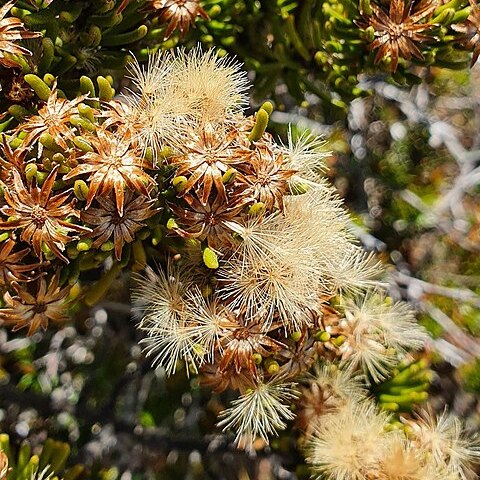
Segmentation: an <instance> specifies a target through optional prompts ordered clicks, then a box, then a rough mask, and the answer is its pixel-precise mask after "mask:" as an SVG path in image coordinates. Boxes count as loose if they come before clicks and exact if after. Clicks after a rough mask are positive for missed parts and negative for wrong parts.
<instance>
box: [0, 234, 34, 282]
mask: <svg viewBox="0 0 480 480" xmlns="http://www.w3.org/2000/svg"><path fill="white" fill-rule="evenodd" d="M15 245H16V242H15V241H14V240H12V239H11V238H9V239H8V240H7V241H5V242H3V243H2V246H1V248H0V287H4V286H5V285H9V284H11V283H12V282H29V281H31V280H34V278H32V277H30V276H28V275H27V273H32V272H33V271H34V270H35V269H36V268H38V267H39V266H40V265H41V263H34V264H27V265H25V264H24V263H23V262H22V260H23V258H24V257H25V256H26V255H27V254H28V253H29V252H30V249H29V248H24V249H23V250H20V251H18V252H13V253H12V251H13V249H14V247H15Z"/></svg>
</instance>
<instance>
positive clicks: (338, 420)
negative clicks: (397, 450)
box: [307, 402, 393, 480]
mask: <svg viewBox="0 0 480 480" xmlns="http://www.w3.org/2000/svg"><path fill="white" fill-rule="evenodd" d="M387 422H388V416H387V415H386V414H385V413H381V412H379V411H378V410H377V409H376V407H375V405H374V404H373V403H370V402H363V403H360V404H357V403H347V404H346V405H345V406H344V407H343V408H341V409H338V410H336V411H334V412H331V413H329V414H327V415H325V416H324V417H323V418H322V421H321V422H319V423H318V426H317V429H316V431H315V432H314V434H313V436H312V437H311V439H310V442H309V446H308V449H307V462H308V463H310V465H311V466H312V470H313V472H314V474H315V475H316V477H315V478H317V479H321V478H328V479H331V480H365V479H366V478H372V477H368V476H367V475H366V473H367V472H368V471H369V470H370V469H373V468H375V467H376V465H377V462H378V459H379V458H381V457H382V456H383V453H384V452H385V451H388V448H389V444H390V443H391V440H392V438H393V435H392V434H389V433H387ZM373 478H375V477H373Z"/></svg>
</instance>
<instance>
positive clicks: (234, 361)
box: [0, 2, 477, 480]
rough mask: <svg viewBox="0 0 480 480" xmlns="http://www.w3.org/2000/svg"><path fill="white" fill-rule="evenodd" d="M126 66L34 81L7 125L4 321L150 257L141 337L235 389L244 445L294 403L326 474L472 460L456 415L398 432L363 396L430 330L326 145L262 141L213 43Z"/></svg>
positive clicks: (46, 313) (87, 292)
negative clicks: (350, 201)
mask: <svg viewBox="0 0 480 480" xmlns="http://www.w3.org/2000/svg"><path fill="white" fill-rule="evenodd" d="M167 3H168V2H167ZM188 3H189V2H186V4H188ZM193 3H195V2H193ZM165 6H166V4H165ZM18 28H19V31H20V30H21V28H22V27H21V26H18ZM130 70H131V85H130V88H131V89H130V90H129V91H128V92H127V93H125V94H124V95H123V97H120V98H117V99H113V93H114V92H113V89H112V88H111V87H110V86H108V85H107V87H106V86H105V85H102V89H103V91H105V89H106V88H107V89H110V90H111V92H110V95H109V97H110V98H105V97H104V101H102V102H100V101H99V99H98V98H94V97H93V96H89V95H83V96H79V97H77V98H74V99H72V100H69V99H67V98H65V96H64V94H63V92H62V91H61V90H59V89H58V88H57V85H56V82H55V81H53V82H52V83H51V84H50V85H48V84H47V83H45V82H44V83H43V84H42V89H43V94H44V95H45V101H44V102H43V103H41V104H40V107H39V109H38V111H37V112H36V113H35V114H33V115H29V116H27V117H26V118H24V120H23V121H21V122H20V123H19V124H18V126H16V127H15V128H13V129H12V130H10V131H8V132H7V133H6V134H4V135H3V137H2V141H1V145H0V162H1V163H0V167H1V169H0V186H1V196H0V230H1V232H2V233H1V235H0V241H1V243H0V288H1V290H2V299H3V300H2V305H1V308H0V321H1V322H2V323H3V324H5V325H7V326H10V327H12V328H13V329H14V330H18V329H21V328H27V329H28V334H29V335H31V334H33V333H34V332H35V331H37V330H38V329H39V328H46V327H47V325H48V323H49V322H54V323H61V322H63V321H65V320H66V319H67V318H68V308H69V306H70V305H72V304H73V303H78V302H80V301H82V300H83V301H84V302H85V303H86V304H87V305H91V304H93V303H94V302H95V301H96V300H98V299H99V298H100V296H101V295H102V294H103V293H104V292H105V291H106V289H107V288H108V286H109V284H110V282H111V281H112V279H113V278H114V277H115V276H116V275H117V274H118V273H119V272H120V271H121V270H122V269H127V270H137V271H138V270H142V269H143V268H145V267H146V265H147V263H148V262H152V261H156V262H157V263H158V264H159V265H161V266H160V267H159V268H157V270H158V272H155V271H154V270H153V269H151V268H147V273H146V275H145V276H143V277H142V276H140V277H139V278H138V288H137V289H136V291H135V302H136V309H137V314H138V317H139V328H140V329H141V330H142V331H143V332H144V333H145V339H144V345H146V351H147V354H148V355H152V356H153V357H154V364H155V365H157V366H162V367H163V368H164V369H165V370H166V372H167V374H173V373H175V371H176V370H177V368H178V366H179V365H181V364H182V362H184V365H186V369H187V372H190V373H195V374H196V373H199V374H201V376H202V379H203V383H204V384H205V385H207V386H209V387H210V388H211V389H212V390H213V391H215V392H221V391H224V390H226V389H230V390H232V391H234V392H237V394H238V398H237V399H236V400H234V401H233V402H232V403H231V406H230V408H228V409H226V410H225V411H223V412H222V413H221V414H220V422H219V425H220V426H222V427H224V428H225V429H233V430H234V431H235V432H236V435H237V436H236V440H237V443H239V444H241V445H244V446H249V445H251V444H252V443H253V442H254V440H255V439H256V438H257V437H261V438H262V439H263V440H264V441H266V442H268V438H269V436H271V435H272V434H275V433H277V432H278V431H279V430H282V429H284V428H285V427H286V425H287V423H286V422H287V421H289V420H293V419H294V418H295V414H294V411H293V409H292V405H293V404H295V403H297V404H298V406H299V408H298V413H299V414H298V418H297V426H298V427H299V428H300V429H301V430H303V431H304V432H305V436H306V437H307V439H308V441H307V442H306V444H307V445H310V447H309V448H310V462H311V463H312V465H313V467H314V469H315V470H317V471H318V472H319V474H321V475H324V474H326V475H327V476H328V475H329V476H330V477H329V478H332V479H341V480H346V479H360V478H372V479H389V478H391V479H393V478H413V479H414V478H430V477H426V476H423V477H419V476H416V477H415V476H412V475H417V473H418V472H422V471H423V472H427V471H428V472H430V471H432V472H433V471H435V472H436V474H439V473H438V472H441V474H442V475H444V474H447V473H448V475H450V477H447V476H443V477H441V478H459V479H460V478H461V479H464V478H469V477H468V475H469V472H470V470H469V468H470V467H469V463H470V461H471V460H472V459H473V458H474V457H475V456H476V455H477V451H476V450H475V449H473V448H472V449H470V448H469V447H468V446H467V445H466V444H465V442H464V441H463V440H462V437H461V434H460V431H459V428H458V425H457V423H455V422H454V421H450V420H448V421H447V420H445V419H443V418H441V419H440V420H439V423H438V426H432V425H433V424H430V423H428V422H430V420H424V421H423V423H422V421H420V422H417V423H415V424H412V427H411V428H412V430H413V432H414V433H413V434H412V435H409V436H408V437H406V436H405V431H407V430H408V429H407V430H406V429H405V428H404V427H399V426H398V425H397V426H395V424H393V423H391V422H390V423H389V421H388V420H389V419H388V417H387V415H386V414H383V413H379V412H377V411H376V410H375V407H373V406H371V405H369V404H368V403H367V400H366V399H365V394H364V393H363V390H362V388H361V384H362V382H363V384H364V385H365V384H367V383H368V382H373V383H376V382H380V381H381V380H383V379H385V378H387V377H388V376H389V375H390V374H391V371H392V370H393V368H394V367H395V366H396V365H398V364H399V363H400V361H401V360H402V359H403V358H404V357H405V355H406V353H407V351H409V350H416V349H419V348H421V347H422V345H423V341H424V338H425V334H424V332H423V331H422V329H421V328H420V327H419V326H418V325H417V324H416V322H415V319H414V316H413V315H412V313H411V312H410V311H409V310H408V308H407V307H406V306H405V305H404V304H402V303H400V302H393V301H392V300H391V299H390V298H388V297H387V296H386V294H385V293H384V292H383V290H382V288H381V285H380V284H379V282H378V278H379V276H380V275H381V268H380V267H379V266H378V265H377V264H376V263H375V262H373V260H372V258H371V257H370V256H368V255H367V254H366V253H365V252H363V250H362V249H361V248H360V247H359V246H357V245H356V243H355V241H354V239H353V236H352V235H351V233H350V232H349V217H348V215H347V214H346V212H345V211H344V209H343V208H342V202H341V200H340V199H339V198H338V197H337V196H336V194H335V192H334V190H333V188H332V187H331V186H329V185H328V183H327V182H326V180H325V179H324V177H323V175H322V172H323V170H324V164H323V160H324V158H325V153H324V152H323V150H322V143H321V142H319V141H318V140H317V139H314V138H310V137H308V136H302V137H300V138H298V139H296V140H295V139H294V138H293V135H290V138H289V141H288V144H287V145H281V144H278V143H277V142H275V140H274V139H273V137H272V136H271V135H270V134H268V133H266V132H265V129H266V126H267V123H268V119H269V114H270V113H271V110H272V105H271V104H269V103H268V102H267V103H266V104H264V105H263V106H262V107H261V108H260V109H259V111H258V112H257V114H256V115H255V116H252V117H245V116H244V113H243V106H244V105H245V104H246V102H247V95H246V88H247V81H246V77H245V74H244V73H242V72H241V70H240V68H239V65H237V64H236V63H235V62H233V61H231V60H229V59H228V58H218V57H217V56H216V54H215V53H214V52H213V51H208V52H206V53H202V52H201V51H200V50H199V49H196V50H192V51H191V52H189V53H186V52H184V51H178V52H177V53H168V54H159V53H157V54H154V55H152V56H151V57H150V60H149V63H148V65H147V66H146V67H142V66H141V65H139V64H138V63H134V64H133V65H132V66H131V69H130ZM87 271H88V272H89V273H88V275H85V274H84V272H87ZM95 275H97V277H98V281H97V282H95V283H94V284H93V286H89V283H91V279H92V277H95ZM87 278H88V280H87ZM74 301H75V302H74ZM312 370H313V371H314V372H315V373H314V374H312V375H311V376H308V372H310V371H312ZM346 397H349V398H348V399H347V398H346ZM393 409H394V408H393ZM317 418H318V422H317V420H316V419H317ZM308 419H310V420H308ZM452 422H453V423H452ZM451 425H453V427H452V426H451ZM347 426H348V428H346V427H347ZM429 428H430V430H429ZM415 429H417V430H415ZM422 429H423V430H422ZM391 430H392V431H391ZM428 432H430V433H431V432H434V433H435V434H437V433H438V435H439V436H440V437H439V438H440V440H438V438H437V437H435V435H434V433H431V436H430V437H428V435H429V433H428ZM445 432H447V433H445ZM452 432H453V433H452ZM339 433H341V434H342V435H343V436H340V435H338V434H339ZM444 433H445V435H444ZM454 434H456V436H455V435H454ZM442 435H444V436H442ZM333 437H335V438H333ZM363 437H365V438H363ZM429 438H430V440H428V439H429ZM359 439H362V440H361V441H359ZM368 439H371V445H370V450H368V448H366V447H365V445H364V444H365V443H367V440H368ZM429 441H430V444H431V445H430V444H429V443H428V442H429ZM442 442H444V443H442ZM448 442H450V443H448ZM375 444H376V448H374V445H375ZM447 444H448V447H445V446H444V445H447ZM335 445H336V449H335ZM380 447H381V448H380ZM384 447H385V450H383V449H384ZM329 449H330V450H329ZM360 449H361V450H360ZM447 451H448V453H445V452H447ZM419 452H420V453H419ZM429 452H430V453H429ZM355 455H356V456H355ZM392 456H393V457H394V460H395V462H394V461H393V460H392ZM413 461H415V462H417V463H415V465H416V466H417V469H416V470H415V472H411V470H408V469H411V467H412V462H413ZM342 462H343V463H342ZM433 464H435V465H434V470H431V468H433V467H432V465H433ZM394 468H397V470H396V471H393V470H392V469H394ZM402 469H403V470H402ZM422 469H423V470H422ZM399 472H400V473H399ZM409 472H410V473H411V474H410V473H409ZM428 474H430V473H428ZM408 475H410V476H408ZM425 475H426V473H425ZM432 475H433V473H432ZM431 478H434V477H431Z"/></svg>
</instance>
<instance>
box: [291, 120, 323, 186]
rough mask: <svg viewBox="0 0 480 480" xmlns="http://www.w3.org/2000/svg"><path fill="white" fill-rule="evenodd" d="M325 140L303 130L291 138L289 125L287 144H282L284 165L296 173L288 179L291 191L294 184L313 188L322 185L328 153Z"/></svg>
mask: <svg viewBox="0 0 480 480" xmlns="http://www.w3.org/2000/svg"><path fill="white" fill-rule="evenodd" d="M326 145H327V142H326V141H325V140H323V139H322V138H321V137H318V136H315V135H312V134H311V133H309V132H308V131H304V132H303V133H302V134H301V135H299V136H298V137H297V138H296V139H294V138H293V132H292V128H291V126H290V127H289V129H288V137H287V144H286V145H282V147H283V151H284V153H285V160H286V162H285V166H286V168H287V169H290V170H295V171H296V172H297V173H296V174H295V175H294V176H293V177H292V178H291V179H290V185H291V189H292V192H294V193H295V192H296V190H297V189H298V187H296V185H302V186H306V187H307V188H315V187H316V186H317V185H324V184H325V180H324V177H323V174H324V172H325V170H326V166H325V159H326V158H327V157H328V156H329V155H330V152H328V151H326Z"/></svg>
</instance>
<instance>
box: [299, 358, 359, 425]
mask: <svg viewBox="0 0 480 480" xmlns="http://www.w3.org/2000/svg"><path fill="white" fill-rule="evenodd" d="M304 383H305V384H304V386H302V387H300V389H299V390H300V392H301V397H300V399H299V405H298V413H297V418H296V423H297V425H299V426H300V428H301V429H302V430H303V431H305V432H306V433H307V434H311V433H312V432H313V430H314V429H315V428H316V426H317V425H318V423H319V422H320V421H321V419H322V417H323V415H325V414H327V413H329V412H331V411H333V410H335V409H338V408H342V406H344V405H345V404H346V403H349V402H353V403H359V402H361V401H363V400H365V398H366V396H367V393H366V390H365V388H364V387H363V386H362V382H361V381H360V378H359V377H358V376H357V377H354V376H353V375H352V374H351V373H350V372H348V371H344V370H341V369H340V368H339V367H338V366H337V365H335V364H333V363H326V364H324V365H322V366H316V367H315V369H314V373H313V374H311V375H309V376H307V378H306V380H305V382H304Z"/></svg>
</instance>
